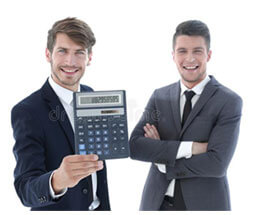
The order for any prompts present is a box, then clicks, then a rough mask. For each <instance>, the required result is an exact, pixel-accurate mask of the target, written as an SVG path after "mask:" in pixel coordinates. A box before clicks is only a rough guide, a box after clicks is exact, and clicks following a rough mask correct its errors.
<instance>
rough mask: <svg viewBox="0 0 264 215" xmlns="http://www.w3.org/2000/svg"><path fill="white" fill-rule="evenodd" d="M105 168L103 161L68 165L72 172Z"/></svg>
mask: <svg viewBox="0 0 264 215" xmlns="http://www.w3.org/2000/svg"><path fill="white" fill-rule="evenodd" d="M101 166H103V161H87V162H74V163H70V164H68V165H67V168H69V169H70V170H72V171H76V170H79V169H84V170H85V169H89V168H93V167H101Z"/></svg>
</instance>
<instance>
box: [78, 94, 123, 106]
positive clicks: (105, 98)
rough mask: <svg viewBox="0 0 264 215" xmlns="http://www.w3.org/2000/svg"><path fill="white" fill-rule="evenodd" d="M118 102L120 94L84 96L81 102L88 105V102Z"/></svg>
mask: <svg viewBox="0 0 264 215" xmlns="http://www.w3.org/2000/svg"><path fill="white" fill-rule="evenodd" d="M109 103H111V104H116V103H118V104H119V103H120V97H119V96H118V95H114V96H96V97H91V96H82V97H80V104H81V105H87V104H109Z"/></svg>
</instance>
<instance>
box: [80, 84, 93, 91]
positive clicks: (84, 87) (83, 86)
mask: <svg viewBox="0 0 264 215" xmlns="http://www.w3.org/2000/svg"><path fill="white" fill-rule="evenodd" d="M81 91H84V92H91V91H94V90H93V88H91V87H89V86H87V85H83V84H81Z"/></svg>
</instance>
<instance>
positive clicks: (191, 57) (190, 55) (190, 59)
mask: <svg viewBox="0 0 264 215" xmlns="http://www.w3.org/2000/svg"><path fill="white" fill-rule="evenodd" d="M186 61H188V62H190V63H192V62H194V61H195V58H194V56H193V54H192V53H191V52H189V53H188V54H187V56H186Z"/></svg>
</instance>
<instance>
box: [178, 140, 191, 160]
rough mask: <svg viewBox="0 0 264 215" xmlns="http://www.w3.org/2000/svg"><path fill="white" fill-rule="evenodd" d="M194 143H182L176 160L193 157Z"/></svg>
mask: <svg viewBox="0 0 264 215" xmlns="http://www.w3.org/2000/svg"><path fill="white" fill-rule="evenodd" d="M192 144H193V142H192V141H181V143H180V147H179V150H178V153H177V156H176V159H181V158H186V159H188V158H191V157H192Z"/></svg>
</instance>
